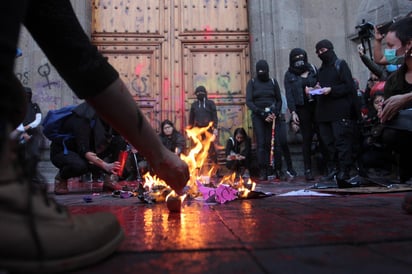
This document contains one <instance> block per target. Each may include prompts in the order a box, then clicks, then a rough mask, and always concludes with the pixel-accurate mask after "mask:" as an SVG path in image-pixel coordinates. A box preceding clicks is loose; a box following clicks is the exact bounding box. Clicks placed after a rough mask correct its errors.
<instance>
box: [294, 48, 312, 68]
mask: <svg viewBox="0 0 412 274" xmlns="http://www.w3.org/2000/svg"><path fill="white" fill-rule="evenodd" d="M308 69H309V64H308V56H307V53H306V51H305V50H303V49H301V48H294V49H292V50H291V51H290V54H289V71H290V72H292V73H294V74H297V75H301V74H302V73H304V72H305V71H307V70H308Z"/></svg>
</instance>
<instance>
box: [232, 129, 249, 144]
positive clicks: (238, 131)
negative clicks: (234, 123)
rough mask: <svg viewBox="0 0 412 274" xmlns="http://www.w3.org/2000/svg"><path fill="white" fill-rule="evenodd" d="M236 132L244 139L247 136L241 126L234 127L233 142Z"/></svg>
mask: <svg viewBox="0 0 412 274" xmlns="http://www.w3.org/2000/svg"><path fill="white" fill-rule="evenodd" d="M238 134H240V135H243V137H244V140H246V139H247V138H249V137H248V136H247V133H246V130H245V129H244V128H243V127H238V128H237V129H235V132H233V139H234V140H235V142H236V135H238Z"/></svg>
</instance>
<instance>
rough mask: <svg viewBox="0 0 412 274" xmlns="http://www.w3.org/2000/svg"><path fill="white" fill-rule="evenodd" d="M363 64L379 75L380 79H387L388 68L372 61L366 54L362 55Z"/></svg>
mask: <svg viewBox="0 0 412 274" xmlns="http://www.w3.org/2000/svg"><path fill="white" fill-rule="evenodd" d="M360 58H361V60H362V62H363V64H364V65H365V66H366V67H367V68H368V69H369V71H370V72H372V73H373V74H375V75H376V76H378V78H379V79H385V78H386V76H387V75H384V74H386V70H385V69H384V68H382V67H381V66H379V65H378V64H376V63H375V62H374V61H372V60H371V59H370V58H369V57H368V56H367V55H366V54H362V55H360Z"/></svg>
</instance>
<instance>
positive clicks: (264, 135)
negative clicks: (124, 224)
mask: <svg viewBox="0 0 412 274" xmlns="http://www.w3.org/2000/svg"><path fill="white" fill-rule="evenodd" d="M246 105H247V107H248V108H249V109H250V110H251V112H252V124H253V130H254V133H255V137H256V146H257V147H256V150H257V162H258V166H259V180H267V177H268V175H271V173H272V170H271V169H270V166H271V165H273V164H272V163H271V159H270V153H271V152H270V150H271V140H272V126H273V120H274V119H276V118H277V117H279V115H280V113H281V110H282V97H281V94H280V88H279V84H278V82H277V81H276V79H274V78H270V76H269V65H268V63H267V62H266V60H259V61H258V62H257V63H256V77H254V78H252V79H250V80H249V81H248V83H247V86H246ZM275 125H276V128H275V132H276V131H278V130H279V126H280V123H276V122H275ZM275 136H276V135H275ZM276 156H280V154H279V153H275V157H276ZM279 164H280V159H279V157H277V158H276V159H275V165H279ZM272 167H273V166H272ZM278 167H279V166H278Z"/></svg>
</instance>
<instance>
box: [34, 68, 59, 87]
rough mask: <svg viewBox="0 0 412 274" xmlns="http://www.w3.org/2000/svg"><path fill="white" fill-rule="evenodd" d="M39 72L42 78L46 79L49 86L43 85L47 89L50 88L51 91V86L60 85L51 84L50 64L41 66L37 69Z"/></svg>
mask: <svg viewBox="0 0 412 274" xmlns="http://www.w3.org/2000/svg"><path fill="white" fill-rule="evenodd" d="M37 72H38V73H39V74H40V76H42V77H44V78H46V82H47V84H45V85H43V87H44V88H45V87H48V88H49V89H51V86H52V85H57V84H58V83H57V82H50V80H49V75H50V66H49V64H48V63H47V64H44V65H41V66H40V67H39V68H38V69H37Z"/></svg>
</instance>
